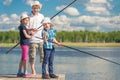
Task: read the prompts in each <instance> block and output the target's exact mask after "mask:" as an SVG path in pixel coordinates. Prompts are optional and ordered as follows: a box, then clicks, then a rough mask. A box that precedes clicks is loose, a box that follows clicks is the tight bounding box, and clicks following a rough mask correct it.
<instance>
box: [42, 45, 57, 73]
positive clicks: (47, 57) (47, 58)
mask: <svg viewBox="0 0 120 80" xmlns="http://www.w3.org/2000/svg"><path fill="white" fill-rule="evenodd" d="M54 54H55V48H54V47H53V48H52V49H44V59H43V63H42V75H46V65H47V64H48V69H49V70H48V71H49V74H53V61H54Z"/></svg>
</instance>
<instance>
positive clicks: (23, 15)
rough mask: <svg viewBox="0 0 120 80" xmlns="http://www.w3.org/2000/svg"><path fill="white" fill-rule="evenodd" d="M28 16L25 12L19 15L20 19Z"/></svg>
mask: <svg viewBox="0 0 120 80" xmlns="http://www.w3.org/2000/svg"><path fill="white" fill-rule="evenodd" d="M28 17H29V16H28V15H27V14H25V13H24V14H22V15H21V17H20V20H22V19H24V18H28Z"/></svg>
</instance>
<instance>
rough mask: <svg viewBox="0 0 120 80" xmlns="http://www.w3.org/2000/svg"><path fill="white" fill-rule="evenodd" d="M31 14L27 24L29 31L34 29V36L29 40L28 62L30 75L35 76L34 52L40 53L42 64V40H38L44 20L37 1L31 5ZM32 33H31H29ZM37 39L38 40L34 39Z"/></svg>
mask: <svg viewBox="0 0 120 80" xmlns="http://www.w3.org/2000/svg"><path fill="white" fill-rule="evenodd" d="M31 7H32V12H31V14H30V15H29V17H30V23H29V24H28V25H29V26H28V28H29V29H34V30H35V31H34V35H33V36H32V38H31V39H30V46H29V62H30V66H31V70H32V74H33V75H36V70H35V58H36V51H37V49H38V51H39V53H40V62H43V57H44V54H43V40H41V39H39V38H42V30H43V26H41V25H42V21H43V19H44V16H43V15H42V14H40V13H39V11H40V9H41V7H42V4H41V3H40V2H39V1H34V2H33V3H32V4H31ZM31 33H32V32H31ZM36 37H39V38H36Z"/></svg>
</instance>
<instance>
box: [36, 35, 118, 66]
mask: <svg viewBox="0 0 120 80" xmlns="http://www.w3.org/2000/svg"><path fill="white" fill-rule="evenodd" d="M36 38H39V37H36ZM39 39H42V38H39ZM47 41H48V42H51V43H55V42H52V41H50V40H47ZM55 44H57V43H55ZM61 46H63V47H66V48H69V49H72V50H75V51H78V52H82V53H84V54H88V55H90V56H93V57H96V58H99V59H101V60H104V61H107V62H110V63H113V64H116V65H120V63H117V62H115V61H112V60H109V59H106V58H103V57H100V56H97V55H94V54H92V53H89V52H86V51H81V50H79V49H76V48H73V47H70V46H67V45H61Z"/></svg>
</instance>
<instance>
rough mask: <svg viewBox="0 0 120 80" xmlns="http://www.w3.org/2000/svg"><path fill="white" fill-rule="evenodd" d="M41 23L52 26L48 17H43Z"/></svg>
mask: <svg viewBox="0 0 120 80" xmlns="http://www.w3.org/2000/svg"><path fill="white" fill-rule="evenodd" d="M42 23H43V24H45V23H51V24H52V22H51V20H50V18H49V17H45V18H44V20H43V22H42Z"/></svg>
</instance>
